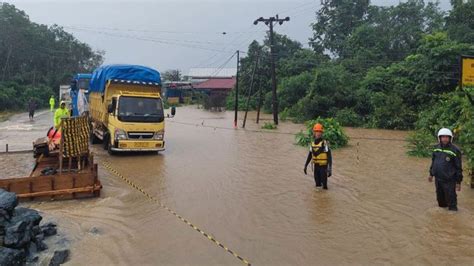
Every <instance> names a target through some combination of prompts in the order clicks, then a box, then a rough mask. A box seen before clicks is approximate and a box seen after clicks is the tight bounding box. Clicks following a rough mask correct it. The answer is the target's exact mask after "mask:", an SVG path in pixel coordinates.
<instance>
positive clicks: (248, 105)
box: [242, 52, 260, 128]
mask: <svg viewBox="0 0 474 266" xmlns="http://www.w3.org/2000/svg"><path fill="white" fill-rule="evenodd" d="M259 57H260V52H258V53H257V58H256V59H255V65H254V67H253V72H252V79H251V81H250V88H249V91H248V96H247V105H246V107H245V115H244V122H243V124H242V127H243V128H245V123H246V122H247V113H248V112H249V107H250V97H251V96H252V90H253V84H254V80H255V72H256V71H257V67H258V59H259Z"/></svg>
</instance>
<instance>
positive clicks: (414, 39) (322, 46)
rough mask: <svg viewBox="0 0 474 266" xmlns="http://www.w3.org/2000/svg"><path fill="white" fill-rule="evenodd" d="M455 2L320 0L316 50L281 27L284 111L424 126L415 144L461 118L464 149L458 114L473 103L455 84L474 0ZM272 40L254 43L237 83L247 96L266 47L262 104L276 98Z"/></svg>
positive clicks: (473, 37)
mask: <svg viewBox="0 0 474 266" xmlns="http://www.w3.org/2000/svg"><path fill="white" fill-rule="evenodd" d="M451 4H452V9H451V10H449V11H442V10H441V9H440V8H439V7H438V4H437V3H436V2H432V1H430V2H428V1H426V2H425V1H423V0H407V1H403V2H402V1H400V3H398V4H397V5H395V6H375V5H372V4H371V3H370V1H368V0H355V1H354V0H327V1H323V2H322V8H321V9H320V10H318V11H317V12H316V20H315V22H314V23H313V24H312V28H313V36H312V37H311V40H310V46H311V49H307V48H303V47H302V45H301V44H299V43H297V42H295V41H292V40H290V39H289V38H288V37H286V36H282V35H278V34H277V35H276V36H277V38H276V39H275V40H276V44H275V47H276V51H277V52H276V54H275V59H276V62H277V77H278V89H277V91H278V96H279V106H280V110H279V111H280V114H281V115H282V116H283V118H288V119H292V120H294V121H298V122H302V121H307V120H312V119H314V118H315V117H323V118H334V119H336V120H337V121H339V122H340V123H341V124H342V125H343V126H363V127H375V128H387V129H419V130H420V131H419V132H418V133H417V134H416V135H414V136H413V138H412V139H413V143H412V144H413V146H412V147H429V146H430V145H429V144H428V145H427V144H426V143H428V142H431V143H434V142H436V138H435V137H434V135H435V131H436V130H437V129H439V127H441V126H443V127H451V128H456V127H462V128H463V129H464V133H463V131H462V130H461V131H459V132H460V133H459V138H458V141H459V142H460V143H459V144H460V145H461V141H462V140H463V139H464V140H465V141H464V142H463V145H462V148H463V149H464V150H466V153H468V151H467V150H468V149H470V148H469V147H467V148H466V147H464V146H465V145H467V143H469V140H471V141H472V139H473V138H474V137H473V136H474V131H471V129H469V126H468V125H469V123H472V121H471V120H472V119H471V120H469V119H465V120H462V119H461V117H463V115H461V114H464V116H466V115H465V114H466V113H469V112H471V113H472V110H471V109H472V104H471V105H470V104H469V102H467V100H466V91H465V90H460V89H459V88H458V83H459V75H460V64H459V59H460V56H461V55H474V22H473V21H474V1H461V0H452V1H451ZM268 42H269V41H268V38H266V39H265V41H264V43H263V44H259V43H258V42H253V43H252V44H251V45H250V47H249V53H248V56H247V57H246V58H244V59H243V60H242V63H241V65H242V76H241V82H240V84H242V87H241V89H242V90H243V94H244V95H245V94H246V91H247V90H248V88H249V82H250V74H251V70H252V69H253V63H254V62H255V60H256V58H257V56H260V59H261V61H263V62H264V64H262V67H261V68H259V69H258V72H257V73H258V75H257V81H258V82H257V83H256V84H258V85H257V86H256V88H254V92H253V97H254V98H255V99H258V89H259V88H261V89H262V90H263V95H264V97H263V101H264V107H265V110H266V111H270V110H271V104H272V102H271V86H270V85H271V83H270V71H269V64H268V60H269V58H270V54H269V49H268V47H269V46H268ZM265 62H266V63H265ZM257 102H258V101H257V100H255V101H254V102H253V103H254V105H255V103H257ZM254 105H253V106H254ZM228 107H232V106H231V105H229V106H228ZM471 118H472V116H471ZM427 132H429V134H431V137H428V136H426V134H427ZM429 139H431V140H432V141H429ZM471 147H472V145H471ZM416 150H419V149H418V148H416V149H415V152H414V153H415V154H416V153H417V152H416ZM420 154H422V155H426V154H427V153H426V150H425V151H422V152H420V153H419V154H418V155H420Z"/></svg>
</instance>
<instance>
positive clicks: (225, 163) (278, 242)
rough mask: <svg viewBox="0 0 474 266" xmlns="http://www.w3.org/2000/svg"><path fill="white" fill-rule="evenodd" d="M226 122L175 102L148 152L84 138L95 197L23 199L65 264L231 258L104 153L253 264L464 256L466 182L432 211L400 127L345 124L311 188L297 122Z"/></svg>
mask: <svg viewBox="0 0 474 266" xmlns="http://www.w3.org/2000/svg"><path fill="white" fill-rule="evenodd" d="M46 116H47V115H45V117H44V118H41V119H43V120H44V121H47V119H49V118H46ZM240 117H243V116H242V115H240ZM265 118H266V119H268V118H270V117H269V116H265ZM39 119H40V118H39ZM232 121H233V113H231V112H226V113H224V112H222V113H210V112H205V111H202V110H198V109H195V108H193V107H182V108H178V110H177V115H176V117H175V118H173V119H170V120H167V124H166V134H165V138H166V146H167V149H166V151H165V152H163V153H161V154H159V155H155V154H132V155H130V154H128V155H122V156H112V157H111V156H109V155H108V154H107V153H106V152H104V151H103V150H102V149H101V147H100V146H98V145H95V146H94V147H93V151H94V153H95V156H96V158H97V161H98V162H99V164H100V166H99V177H100V179H101V181H102V184H103V186H104V188H103V191H102V195H101V197H100V198H98V199H90V200H81V201H75V200H74V201H61V202H59V201H58V202H35V203H26V204H25V205H26V206H29V207H33V208H36V209H38V210H40V211H42V212H43V214H44V215H45V216H46V217H47V218H48V219H51V220H55V221H57V222H58V223H59V230H60V232H63V233H64V234H66V235H67V237H68V239H69V240H70V245H71V252H72V257H71V260H70V262H69V263H70V264H71V265H79V264H82V265H83V264H118V265H131V264H134V265H142V264H147V265H157V264H160V265H242V262H241V261H239V260H238V259H236V258H235V257H234V256H232V255H231V254H230V253H228V252H226V251H225V250H224V249H222V248H221V247H219V246H217V245H216V244H215V243H213V242H212V241H210V240H209V239H207V238H206V237H204V236H203V235H202V234H201V233H199V232H197V231H195V230H194V229H193V228H191V227H190V226H188V225H187V224H185V223H184V222H182V221H181V220H179V219H178V218H176V217H175V216H173V215H172V214H170V212H168V211H166V210H165V209H163V208H162V207H160V206H159V205H158V204H156V203H153V202H151V201H149V200H148V199H147V198H146V197H145V196H144V195H143V194H142V193H140V192H139V191H137V190H135V189H133V188H132V187H130V186H129V185H128V184H127V183H126V182H124V181H123V180H122V179H120V178H118V177H116V176H115V175H113V174H111V173H110V172H108V170H106V169H105V168H104V167H103V165H102V164H101V162H104V161H105V160H106V161H108V162H109V163H110V165H112V167H113V168H114V169H116V170H117V171H118V172H120V173H121V174H123V175H124V176H126V177H128V178H130V179H132V180H133V181H134V182H135V183H136V184H137V185H138V186H141V187H143V188H144V189H145V190H146V191H147V192H148V193H150V194H151V195H152V196H153V197H155V198H156V199H158V200H159V201H160V202H161V203H162V204H164V205H166V206H168V207H169V208H171V209H172V210H174V211H176V212H177V213H178V214H179V215H181V216H183V217H184V218H185V219H187V220H188V221H190V222H191V223H193V224H194V225H196V226H197V227H199V228H200V229H202V230H203V231H205V232H206V233H209V234H210V235H212V236H213V237H215V239H217V240H218V241H219V242H221V243H223V244H224V245H226V246H227V247H228V248H230V249H232V250H233V251H235V252H236V253H237V254H238V255H240V256H242V257H243V258H245V259H246V260H248V261H249V262H250V263H252V264H253V265H347V264H351V265H354V264H356V265H367V264H464V265H472V264H473V261H474V248H473V244H474V222H473V221H474V190H471V189H469V187H468V186H467V185H464V186H463V187H462V191H461V192H460V193H459V194H458V205H459V209H460V210H459V212H458V213H449V212H447V211H446V210H444V209H439V208H438V207H437V203H436V199H435V193H434V185H433V184H432V183H428V181H427V174H428V167H429V163H430V160H429V159H418V158H412V157H408V156H407V155H406V147H405V146H406V143H405V142H404V141H400V140H403V139H404V138H405V137H406V132H399V131H383V130H369V129H347V133H348V134H349V136H351V137H352V140H351V142H350V145H349V146H348V147H347V148H343V149H339V150H336V151H334V152H333V156H334V165H333V176H332V177H330V178H329V190H328V191H318V190H316V189H315V187H314V181H313V178H312V173H311V175H310V172H311V171H309V173H308V174H309V175H307V176H305V175H304V173H303V166H304V162H305V159H306V156H307V148H304V147H299V146H296V145H294V136H293V135H291V134H284V133H296V132H298V131H299V130H301V129H302V126H301V125H297V124H292V123H289V122H288V123H287V122H284V123H282V124H281V125H280V126H279V128H278V130H276V131H274V132H276V133H262V132H256V131H260V128H259V127H258V126H257V125H256V124H255V114H253V113H252V114H250V115H249V121H248V122H247V128H248V129H247V130H243V129H239V130H234V129H232V124H233V122H232ZM37 123H39V124H42V123H43V122H37ZM3 124H4V123H0V127H2V126H4V125H3ZM43 124H47V123H43ZM240 124H241V123H240ZM2 132H4V129H2ZM272 132H273V131H272ZM1 134H3V135H1ZM5 134H6V133H0V138H2V136H5ZM35 134H37V133H31V136H33V135H35ZM38 134H39V133H38ZM40 135H41V136H42V133H41V134H40ZM9 138H11V137H8V138H7V140H8V141H9V140H10V139H9ZM385 139H393V140H391V141H390V140H385ZM2 141H5V137H3V139H2ZM31 141H32V139H25V140H24V142H26V143H31ZM12 142H15V140H12ZM31 157H32V156H31V154H16V155H0V166H1V167H2V169H3V170H2V172H1V174H0V176H1V177H5V176H8V175H12V174H16V173H18V174H17V176H18V175H22V174H24V172H26V173H28V169H29V168H28V167H31V166H32V163H33V161H32V159H31ZM357 158H359V159H357ZM18 166H22V167H23V168H24V169H26V170H19V169H18V168H17V167H18ZM21 171H23V173H22V172H21ZM20 173H22V174H20Z"/></svg>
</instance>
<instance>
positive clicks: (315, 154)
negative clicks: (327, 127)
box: [304, 123, 332, 189]
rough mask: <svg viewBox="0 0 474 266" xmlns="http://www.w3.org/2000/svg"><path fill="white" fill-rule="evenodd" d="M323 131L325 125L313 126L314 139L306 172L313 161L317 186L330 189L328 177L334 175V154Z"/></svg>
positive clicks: (305, 172) (305, 168) (306, 164)
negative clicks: (324, 137)
mask: <svg viewBox="0 0 474 266" xmlns="http://www.w3.org/2000/svg"><path fill="white" fill-rule="evenodd" d="M323 131H324V129H323V125H321V124H319V123H317V124H315V125H314V126H313V134H314V141H312V142H311V146H310V148H309V153H308V157H307V158H306V163H305V165H304V174H305V175H306V174H307V168H308V164H309V163H310V162H312V164H313V166H314V169H313V173H314V181H315V182H316V187H317V188H319V187H321V186H322V187H323V189H328V177H330V176H331V175H332V155H331V149H330V148H329V144H328V142H327V141H326V140H324V139H323Z"/></svg>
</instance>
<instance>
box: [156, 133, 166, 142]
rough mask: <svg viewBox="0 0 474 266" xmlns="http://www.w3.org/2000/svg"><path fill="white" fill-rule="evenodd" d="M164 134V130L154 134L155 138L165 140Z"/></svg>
mask: <svg viewBox="0 0 474 266" xmlns="http://www.w3.org/2000/svg"><path fill="white" fill-rule="evenodd" d="M164 135H165V134H164V132H155V134H154V135H153V139H156V140H163V137H164Z"/></svg>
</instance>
